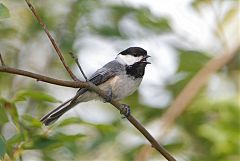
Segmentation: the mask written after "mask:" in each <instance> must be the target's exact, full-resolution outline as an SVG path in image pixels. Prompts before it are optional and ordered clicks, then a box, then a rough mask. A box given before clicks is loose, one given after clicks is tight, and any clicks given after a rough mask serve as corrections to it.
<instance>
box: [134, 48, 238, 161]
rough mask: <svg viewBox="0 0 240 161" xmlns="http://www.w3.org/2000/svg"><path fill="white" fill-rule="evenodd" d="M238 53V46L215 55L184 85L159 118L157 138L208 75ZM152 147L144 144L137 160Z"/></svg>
mask: <svg viewBox="0 0 240 161" xmlns="http://www.w3.org/2000/svg"><path fill="white" fill-rule="evenodd" d="M239 53H240V46H238V47H237V48H236V49H235V50H233V51H231V52H226V53H224V54H223V55H222V56H220V57H215V58H213V59H212V60H210V61H209V62H208V63H207V64H206V65H205V66H204V67H203V68H202V69H201V70H200V71H199V72H198V73H197V74H196V75H195V76H194V77H193V78H192V79H191V80H190V82H189V83H188V84H187V85H186V86H185V88H184V89H183V90H182V91H181V93H180V94H179V95H178V96H177V98H176V99H175V101H174V102H173V103H172V105H171V106H170V107H169V108H168V110H167V111H166V112H165V114H164V115H163V116H162V118H161V123H162V124H161V133H160V135H159V136H158V139H160V140H161V139H162V137H163V136H164V135H165V134H166V133H167V131H168V129H169V128H170V127H171V126H172V125H173V124H174V122H176V120H177V118H178V117H179V116H180V115H181V114H182V113H183V112H184V110H186V108H187V107H188V105H189V104H190V103H191V101H192V99H193V98H194V97H195V96H196V95H197V93H198V92H199V90H200V89H202V87H203V86H204V85H205V84H206V83H207V81H208V79H209V77H210V76H211V75H212V74H214V73H216V72H217V71H218V70H219V69H221V68H222V67H223V66H224V65H226V64H228V63H229V62H230V61H231V60H232V59H234V57H236V55H237V54H239ZM151 152H152V149H150V147H149V146H144V147H143V148H142V150H141V152H140V153H139V155H138V156H137V157H136V160H138V161H140V160H141V161H145V160H147V159H146V158H147V157H148V156H149V155H150V154H151Z"/></svg>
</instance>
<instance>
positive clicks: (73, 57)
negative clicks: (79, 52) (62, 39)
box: [69, 52, 88, 81]
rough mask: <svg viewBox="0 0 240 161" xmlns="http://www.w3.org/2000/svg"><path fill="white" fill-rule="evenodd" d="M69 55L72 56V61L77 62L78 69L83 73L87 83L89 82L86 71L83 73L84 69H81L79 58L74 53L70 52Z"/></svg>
mask: <svg viewBox="0 0 240 161" xmlns="http://www.w3.org/2000/svg"><path fill="white" fill-rule="evenodd" d="M69 54H70V55H71V57H72V59H73V60H74V61H75V63H76V64H77V66H78V69H79V70H80V72H81V73H82V75H83V77H84V79H85V81H88V79H87V76H86V75H85V73H84V71H83V69H82V67H81V65H80V63H79V61H78V58H77V57H76V56H75V55H74V54H73V53H72V52H69Z"/></svg>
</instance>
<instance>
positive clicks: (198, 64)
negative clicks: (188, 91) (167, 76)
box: [178, 50, 210, 74]
mask: <svg viewBox="0 0 240 161" xmlns="http://www.w3.org/2000/svg"><path fill="white" fill-rule="evenodd" d="M178 51H179V52H178V53H179V67H178V72H190V73H192V74H195V73H196V72H198V71H199V70H200V69H201V68H202V67H203V66H204V65H205V64H206V63H207V62H208V60H209V59H210V57H209V56H207V54H205V53H202V52H199V51H191V50H178Z"/></svg>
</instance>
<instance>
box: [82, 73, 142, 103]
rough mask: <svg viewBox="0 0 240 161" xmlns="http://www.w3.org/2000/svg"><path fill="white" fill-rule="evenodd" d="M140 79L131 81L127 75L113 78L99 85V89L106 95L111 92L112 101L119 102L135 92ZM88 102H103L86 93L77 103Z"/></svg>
mask: <svg viewBox="0 0 240 161" xmlns="http://www.w3.org/2000/svg"><path fill="white" fill-rule="evenodd" d="M141 81H142V78H137V79H133V78H131V77H128V76H127V75H120V76H115V77H113V78H111V79H109V80H107V81H106V82H104V83H103V84H101V85H99V88H100V89H102V90H103V91H104V92H106V94H108V92H109V90H112V97H113V99H114V100H121V99H123V98H125V97H127V96H129V95H131V94H132V93H133V92H135V91H136V90H137V88H138V87H139V85H140V83H141ZM90 100H103V99H102V98H101V97H99V95H98V94H96V93H95V92H90V91H87V92H85V93H84V94H82V95H81V96H80V97H79V98H78V101H79V102H87V101H90Z"/></svg>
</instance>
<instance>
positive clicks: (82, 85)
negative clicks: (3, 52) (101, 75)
mask: <svg viewBox="0 0 240 161" xmlns="http://www.w3.org/2000/svg"><path fill="white" fill-rule="evenodd" d="M0 72H5V73H11V74H16V75H22V76H26V77H30V78H33V79H36V80H38V81H42V82H46V83H51V84H55V85H59V86H66V87H73V88H87V89H89V90H91V91H94V92H96V93H97V94H99V95H100V96H101V97H103V98H106V97H107V95H106V93H104V92H103V91H102V90H101V89H100V88H99V87H97V86H96V85H94V84H93V83H90V82H81V81H63V80H59V79H55V78H50V77H47V76H43V75H40V74H36V73H32V72H28V71H24V70H20V69H15V68H10V67H1V66H0ZM110 103H111V104H112V105H113V106H114V107H116V108H117V109H118V110H119V111H121V110H122V106H121V104H120V103H119V102H117V101H114V100H112V101H111V102H110ZM127 119H128V120H129V122H131V123H132V124H133V126H135V127H136V128H137V129H138V130H139V131H140V132H141V133H142V134H143V135H144V136H145V137H146V138H147V140H148V141H149V142H150V143H151V144H152V147H154V148H155V149H156V150H157V151H159V152H160V153H161V154H162V155H163V156H164V157H165V158H166V159H167V160H169V161H175V159H174V158H173V157H172V156H171V155H170V154H169V153H168V152H167V151H166V150H165V149H164V148H163V147H162V146H161V145H160V144H159V143H158V142H157V141H156V140H155V139H154V138H153V136H152V135H151V134H150V133H149V132H148V131H147V130H146V129H145V128H144V127H143V126H142V125H141V124H140V123H139V122H138V121H137V120H136V119H135V118H134V117H133V116H132V115H129V116H128V117H127Z"/></svg>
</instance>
